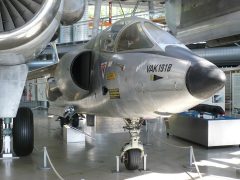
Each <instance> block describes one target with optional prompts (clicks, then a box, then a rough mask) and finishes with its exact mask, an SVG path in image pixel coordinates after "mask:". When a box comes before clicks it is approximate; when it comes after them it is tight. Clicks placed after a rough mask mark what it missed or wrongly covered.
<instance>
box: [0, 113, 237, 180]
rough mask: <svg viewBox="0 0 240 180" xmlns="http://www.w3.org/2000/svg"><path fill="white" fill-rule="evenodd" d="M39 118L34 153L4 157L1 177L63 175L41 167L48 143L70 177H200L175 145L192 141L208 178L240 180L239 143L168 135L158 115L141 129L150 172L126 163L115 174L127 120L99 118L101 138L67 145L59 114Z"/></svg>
mask: <svg viewBox="0 0 240 180" xmlns="http://www.w3.org/2000/svg"><path fill="white" fill-rule="evenodd" d="M34 116H35V121H34V123H35V149H34V152H33V153H32V155H30V156H28V157H22V158H20V159H17V160H12V161H9V160H1V161H0V179H1V180H2V179H3V180H26V179H34V180H49V179H53V180H54V179H58V178H57V177H56V175H55V174H54V172H53V170H52V169H50V170H41V169H39V167H40V166H41V165H42V161H43V158H42V157H43V152H42V148H43V147H44V146H46V147H47V150H48V153H49V156H50V158H51V160H52V162H53V164H54V166H55V168H56V169H57V170H58V172H59V173H60V174H61V175H62V176H63V178H64V179H66V180H75V179H76V180H80V179H85V180H96V179H101V180H114V179H116V180H123V179H126V180H149V179H151V180H155V179H156V180H159V179H163V180H168V179H175V180H182V179H185V180H188V179H189V180H190V179H199V178H198V174H197V173H196V170H195V169H189V168H186V167H187V166H188V161H189V150H187V149H181V148H179V147H175V146H180V147H185V146H191V145H193V147H194V153H195V156H196V160H197V164H198V165H199V168H200V172H201V173H202V176H203V179H209V180H214V179H224V180H228V179H229V180H232V179H240V171H239V170H238V168H240V158H239V156H240V149H239V147H238V146H231V147H223V148H214V149H206V148H204V147H202V146H198V145H196V144H192V143H190V142H186V141H184V140H181V139H178V138H175V137H172V136H170V137H167V136H166V132H165V126H164V125H163V123H162V121H161V120H158V119H157V120H150V121H148V131H147V130H146V127H143V128H142V132H141V136H142V141H143V143H144V144H145V151H146V153H147V154H148V158H147V160H148V163H147V168H148V171H146V172H144V171H139V170H136V171H127V170H126V169H125V168H124V166H123V164H121V165H120V170H121V172H120V173H115V172H114V169H115V156H116V155H119V154H120V150H121V147H122V145H124V143H125V142H127V141H128V139H129V135H128V133H127V132H123V131H122V129H121V128H122V124H121V123H122V122H120V121H116V120H115V121H113V123H112V121H110V120H109V119H108V120H106V119H98V123H97V130H96V129H92V132H93V133H92V135H93V136H94V137H95V138H96V140H92V139H90V138H87V140H86V143H85V144H81V143H69V144H67V143H65V142H64V141H63V135H62V129H61V128H60V127H59V123H58V122H56V121H55V118H48V115H47V112H46V111H34ZM101 122H102V123H101ZM104 127H105V128H104ZM109 127H111V128H109ZM113 127H114V128H113ZM110 132H112V133H110ZM173 145H174V146H173Z"/></svg>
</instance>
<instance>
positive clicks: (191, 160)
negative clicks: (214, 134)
mask: <svg viewBox="0 0 240 180" xmlns="http://www.w3.org/2000/svg"><path fill="white" fill-rule="evenodd" d="M189 150H190V152H189V155H190V156H189V167H190V168H192V166H193V147H192V146H190V149H189Z"/></svg>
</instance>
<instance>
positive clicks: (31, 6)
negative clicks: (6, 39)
mask: <svg viewBox="0 0 240 180" xmlns="http://www.w3.org/2000/svg"><path fill="white" fill-rule="evenodd" d="M43 1H44V0H0V33H1V32H7V31H11V30H14V29H16V28H19V27H21V26H23V25H24V24H26V23H27V22H29V21H30V20H31V19H32V18H33V17H34V15H35V14H37V13H38V12H39V10H40V8H41V6H42V4H43Z"/></svg>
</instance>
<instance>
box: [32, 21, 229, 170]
mask: <svg viewBox="0 0 240 180" xmlns="http://www.w3.org/2000/svg"><path fill="white" fill-rule="evenodd" d="M42 74H50V76H49V78H48V83H47V98H48V99H49V100H50V101H52V102H54V104H55V105H60V106H72V107H74V109H75V111H76V112H77V113H80V114H87V120H88V118H89V119H92V118H94V116H106V117H121V118H123V119H124V120H125V122H126V126H125V127H124V128H125V129H127V130H128V131H129V133H130V136H131V140H130V142H129V143H127V144H126V145H125V146H124V147H123V148H122V152H121V159H122V162H123V163H124V164H125V166H126V168H127V169H129V170H134V169H137V168H138V167H139V163H140V161H141V158H142V157H143V155H144V148H143V145H142V144H141V142H140V140H139V139H140V136H139V133H140V127H141V125H142V123H143V121H144V120H145V119H149V118H155V117H159V116H164V115H169V114H172V113H179V112H182V111H185V110H187V109H190V108H191V107H194V106H196V105H197V104H200V103H201V102H203V101H204V100H206V99H207V98H209V97H211V96H212V95H213V94H214V93H216V92H217V91H218V90H220V89H221V88H222V87H223V86H224V84H225V74H224V73H223V72H222V71H221V70H220V69H218V68H217V67H216V66H215V65H214V64H212V63H210V62H209V61H207V60H206V59H203V58H201V57H199V56H197V55H196V54H194V53H193V52H192V51H191V50H189V49H188V48H187V47H186V46H185V45H184V44H182V43H181V42H179V41H178V40H177V39H176V38H175V37H173V36H172V35H170V34H169V33H168V32H165V31H163V30H162V29H161V28H159V27H158V26H157V25H155V24H153V23H152V22H150V21H148V20H146V19H142V18H137V17H130V18H125V19H122V20H120V21H118V22H116V23H115V24H113V25H112V26H111V27H109V28H108V29H106V30H104V31H103V32H102V33H100V34H99V35H98V36H96V37H95V38H93V39H92V40H90V41H89V42H88V43H87V44H86V45H84V46H79V47H78V48H77V49H76V50H74V51H72V52H69V53H67V54H65V55H64V56H63V57H62V58H61V60H60V62H59V63H58V64H55V65H53V66H50V67H47V68H43V69H40V70H37V71H33V72H31V73H29V78H34V77H39V76H40V75H42Z"/></svg>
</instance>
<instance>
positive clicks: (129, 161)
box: [120, 119, 144, 170]
mask: <svg viewBox="0 0 240 180" xmlns="http://www.w3.org/2000/svg"><path fill="white" fill-rule="evenodd" d="M143 122H144V120H143V119H125V123H126V126H124V127H123V128H124V129H126V130H128V131H129V134H130V138H131V140H130V142H129V143H126V144H125V146H124V147H123V148H122V153H121V156H120V157H121V162H122V163H124V165H125V167H126V168H127V169H128V170H136V169H138V168H139V165H140V163H141V161H142V158H143V156H144V148H143V145H142V143H141V141H140V140H139V139H140V135H139V134H140V128H141V125H142V123H143Z"/></svg>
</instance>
